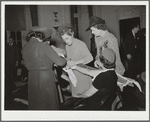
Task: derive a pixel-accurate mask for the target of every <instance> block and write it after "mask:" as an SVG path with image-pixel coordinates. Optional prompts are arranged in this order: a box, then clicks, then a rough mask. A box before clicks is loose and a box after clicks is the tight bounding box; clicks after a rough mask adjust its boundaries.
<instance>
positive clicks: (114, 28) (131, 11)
mask: <svg viewBox="0 0 150 122" xmlns="http://www.w3.org/2000/svg"><path fill="white" fill-rule="evenodd" d="M94 11H95V12H94V13H95V16H99V17H102V18H103V19H104V20H105V21H106V23H107V26H108V30H109V31H110V32H112V33H113V34H114V35H115V36H116V37H117V39H118V42H119V43H120V33H119V20H121V19H127V18H134V17H140V19H141V23H140V24H141V28H143V27H145V25H146V16H145V14H146V10H145V7H144V6H119V5H117V6H108V5H103V6H95V9H94Z"/></svg>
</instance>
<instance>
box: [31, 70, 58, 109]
mask: <svg viewBox="0 0 150 122" xmlns="http://www.w3.org/2000/svg"><path fill="white" fill-rule="evenodd" d="M28 78H29V80H28V102H29V105H28V109H29V110H57V109H59V102H58V94H57V89H56V82H55V76H54V73H53V72H52V70H33V71H30V72H29V77H28Z"/></svg>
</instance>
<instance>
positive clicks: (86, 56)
mask: <svg viewBox="0 0 150 122" xmlns="http://www.w3.org/2000/svg"><path fill="white" fill-rule="evenodd" d="M77 49H78V51H80V57H82V58H81V59H80V60H71V61H70V62H68V66H70V67H72V66H75V65H76V64H88V63H90V62H91V61H92V60H93V56H92V54H91V53H90V51H89V49H88V48H87V46H86V44H85V43H83V42H80V43H79V44H78V47H77Z"/></svg>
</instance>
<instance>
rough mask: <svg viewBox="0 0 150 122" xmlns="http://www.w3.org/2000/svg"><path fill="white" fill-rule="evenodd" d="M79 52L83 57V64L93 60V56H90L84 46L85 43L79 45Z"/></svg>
mask: <svg viewBox="0 0 150 122" xmlns="http://www.w3.org/2000/svg"><path fill="white" fill-rule="evenodd" d="M79 50H80V52H81V55H82V57H83V59H82V60H83V62H84V64H87V63H90V62H91V61H92V60H93V56H92V54H91V53H90V51H89V49H88V48H87V46H86V44H85V43H83V42H82V43H81V44H80V45H79Z"/></svg>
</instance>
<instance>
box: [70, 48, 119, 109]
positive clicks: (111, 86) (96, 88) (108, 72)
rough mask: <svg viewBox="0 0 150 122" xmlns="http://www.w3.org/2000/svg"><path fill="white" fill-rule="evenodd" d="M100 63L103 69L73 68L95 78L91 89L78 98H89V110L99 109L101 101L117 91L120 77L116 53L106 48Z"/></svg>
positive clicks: (87, 107)
mask: <svg viewBox="0 0 150 122" xmlns="http://www.w3.org/2000/svg"><path fill="white" fill-rule="evenodd" d="M100 61H101V63H99V67H101V69H88V68H84V67H82V66H79V65H77V66H75V67H72V68H74V69H75V70H78V71H79V72H81V73H83V74H87V75H89V76H91V77H93V83H92V84H91V86H90V88H89V89H88V90H86V91H85V92H83V93H82V94H78V95H77V96H76V97H84V98H87V106H86V109H88V110H96V109H99V108H100V106H99V104H100V101H101V100H102V99H103V98H104V97H106V96H107V95H109V94H112V93H115V92H116V91H117V79H118V77H117V75H116V73H115V70H114V69H115V61H116V55H115V53H114V51H113V50H112V49H110V48H105V49H104V50H103V52H102V54H101V55H100Z"/></svg>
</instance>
